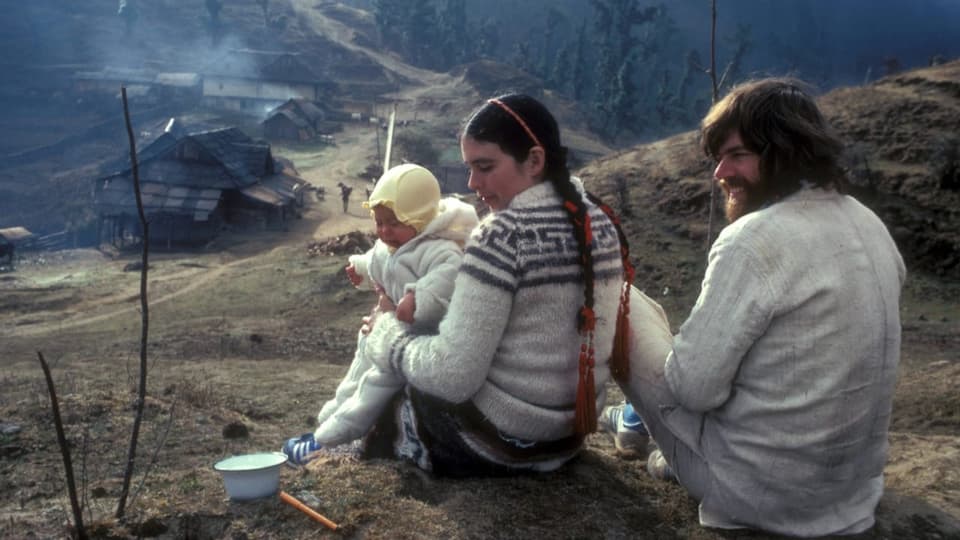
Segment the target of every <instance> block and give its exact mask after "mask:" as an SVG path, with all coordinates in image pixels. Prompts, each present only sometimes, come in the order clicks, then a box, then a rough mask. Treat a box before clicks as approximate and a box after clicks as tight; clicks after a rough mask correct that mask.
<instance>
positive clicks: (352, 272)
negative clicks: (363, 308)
mask: <svg viewBox="0 0 960 540" xmlns="http://www.w3.org/2000/svg"><path fill="white" fill-rule="evenodd" d="M346 271H347V278H349V279H350V283H352V284H353V286H354V287H358V286H360V284H361V283H363V276H361V275H360V274H358V273H357V267H356V266H354V265H353V264H348V265H347V268H346Z"/></svg>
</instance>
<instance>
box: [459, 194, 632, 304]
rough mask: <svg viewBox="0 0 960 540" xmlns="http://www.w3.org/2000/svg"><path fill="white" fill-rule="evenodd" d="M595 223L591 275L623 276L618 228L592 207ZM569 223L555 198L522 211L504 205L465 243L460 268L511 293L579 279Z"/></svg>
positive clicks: (597, 278)
mask: <svg viewBox="0 0 960 540" xmlns="http://www.w3.org/2000/svg"><path fill="white" fill-rule="evenodd" d="M590 219H591V221H592V224H593V243H592V253H593V264H594V276H595V279H596V280H598V281H600V280H605V279H612V278H617V277H619V276H621V275H622V273H623V267H622V266H621V259H620V252H619V245H620V244H619V239H618V237H617V231H616V228H615V227H614V226H613V224H612V223H611V222H610V221H609V220H608V219H607V217H606V216H605V215H604V214H603V211H602V210H600V209H599V208H597V207H596V206H592V205H591V206H590ZM571 229H572V225H571V224H570V220H569V218H568V217H567V215H566V214H565V213H564V212H559V213H558V212H557V203H556V202H555V201H551V200H542V201H540V204H538V205H536V206H529V207H525V208H523V209H521V210H519V211H518V210H511V209H506V210H502V211H500V212H498V213H497V214H495V215H494V218H493V219H490V220H488V221H485V222H484V223H482V224H481V226H480V228H479V230H478V231H477V233H476V234H475V240H476V241H475V242H471V243H470V244H468V247H467V250H466V254H465V257H464V261H463V264H462V266H461V267H460V271H461V272H464V273H466V274H469V275H470V276H472V277H473V278H474V279H476V280H478V281H480V282H482V283H484V284H486V285H490V286H494V287H497V288H500V289H503V290H505V291H508V292H510V293H516V292H517V290H518V289H520V288H525V287H537V286H542V285H558V284H566V283H583V271H582V269H581V268H580V252H579V250H578V248H577V241H576V239H575V238H574V237H573V235H572V234H571Z"/></svg>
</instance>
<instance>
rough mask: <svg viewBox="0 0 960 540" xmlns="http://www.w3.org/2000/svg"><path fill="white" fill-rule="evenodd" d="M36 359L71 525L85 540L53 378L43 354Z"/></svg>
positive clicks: (39, 354)
mask: <svg viewBox="0 0 960 540" xmlns="http://www.w3.org/2000/svg"><path fill="white" fill-rule="evenodd" d="M37 358H39V359H40V369H42V370H43V378H44V379H46V381H47V392H48V393H49V394H50V408H51V409H52V410H53V425H54V427H55V428H56V430H57V445H58V446H60V454H61V455H62V456H63V468H64V474H65V476H66V477H67V494H68V495H69V496H70V508H71V510H72V511H73V523H74V526H75V527H76V532H77V538H79V539H80V540H86V538H87V532H86V530H85V529H84V527H83V511H82V510H81V508H80V501H79V500H78V499H77V485H76V482H74V480H73V462H72V461H71V460H70V447H69V446H67V436H66V435H65V434H64V432H63V421H62V420H61V419H60V402H59V401H58V400H57V391H56V390H55V389H54V386H53V377H52V376H51V375H50V367H49V366H48V365H47V361H46V360H45V359H44V358H43V353H41V352H40V351H37Z"/></svg>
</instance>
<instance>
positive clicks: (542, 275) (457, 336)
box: [366, 180, 623, 441]
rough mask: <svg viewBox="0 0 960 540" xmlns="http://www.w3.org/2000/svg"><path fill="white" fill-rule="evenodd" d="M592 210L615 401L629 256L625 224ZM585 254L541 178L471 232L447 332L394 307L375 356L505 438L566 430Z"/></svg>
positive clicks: (601, 340) (375, 336) (600, 338)
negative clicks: (622, 245) (417, 326)
mask: <svg viewBox="0 0 960 540" xmlns="http://www.w3.org/2000/svg"><path fill="white" fill-rule="evenodd" d="M574 182H575V185H577V186H578V187H579V186H580V183H579V181H578V180H574ZM589 208H590V217H591V220H592V224H593V226H592V231H593V259H594V269H595V270H594V271H595V306H594V310H595V313H596V316H597V327H596V331H595V336H594V340H595V341H594V347H595V351H596V352H595V357H596V359H597V366H596V370H595V375H594V377H595V384H596V390H597V406H598V409H599V408H600V407H602V405H603V404H604V402H605V399H606V393H605V390H604V387H605V383H606V382H607V380H608V379H609V375H610V372H609V368H608V364H607V359H608V358H609V357H610V353H611V349H612V344H613V334H614V330H615V326H616V318H617V308H618V302H619V292H620V290H621V285H622V283H623V265H622V262H621V259H620V252H619V241H618V239H617V232H616V229H615V228H614V226H613V224H612V223H611V222H610V220H609V219H608V218H607V217H606V215H604V214H603V212H602V211H601V210H600V209H599V208H597V207H595V206H593V205H590V206H589ZM579 258H580V254H579V251H578V248H577V242H576V240H575V238H574V236H573V228H572V225H571V224H570V221H569V218H568V216H567V214H566V211H565V210H564V209H563V201H562V199H561V197H560V196H559V195H558V194H557V192H556V190H555V189H554V187H553V184H552V183H550V182H544V183H540V184H537V185H535V186H533V187H531V188H529V189H527V190H526V191H524V192H522V193H520V194H518V195H517V196H516V197H514V199H513V201H511V203H510V205H509V207H508V208H506V209H504V210H502V211H499V212H496V213H494V214H492V215H491V216H489V217H488V218H487V219H486V220H484V221H483V222H482V223H481V224H480V226H479V227H478V228H477V230H476V231H475V232H474V234H473V236H472V237H471V239H470V242H469V243H468V244H467V249H466V254H465V256H464V260H463V263H462V265H461V267H460V273H459V274H458V276H457V280H456V285H455V289H454V294H453V298H452V299H451V301H450V308H449V310H448V312H447V315H446V317H445V318H444V319H443V320H442V321H441V323H440V329H439V335H436V336H415V335H413V334H410V333H406V332H404V329H403V327H402V325H401V324H399V323H398V322H397V321H396V318H395V317H394V316H393V315H392V314H389V313H385V314H383V315H382V316H381V317H380V318H379V319H378V320H377V322H376V325H375V327H374V330H373V332H372V333H371V334H370V336H369V339H368V341H367V346H366V351H367V354H369V355H370V357H371V360H372V361H373V362H374V363H376V364H377V365H379V366H380V367H381V368H383V369H393V370H395V371H396V372H398V373H400V374H401V375H402V376H403V377H404V378H405V379H406V381H407V383H409V384H411V385H412V386H413V387H415V388H417V389H419V390H421V391H423V392H426V393H428V394H431V395H434V396H436V397H439V398H441V399H444V400H447V401H450V402H453V403H462V402H465V401H468V400H470V401H472V402H473V404H474V405H475V406H476V407H477V408H478V409H479V410H480V411H481V412H482V413H483V414H484V415H485V416H486V417H487V418H488V419H489V420H490V421H491V422H492V423H493V424H494V425H495V426H496V427H497V428H498V429H499V430H500V431H501V432H502V433H503V434H505V435H509V436H512V437H515V438H518V439H522V440H528V441H551V440H557V439H561V438H564V437H568V436H570V435H571V434H572V433H573V416H574V403H575V399H576V388H577V378H578V354H579V349H580V345H581V343H582V338H581V336H580V334H579V333H578V331H577V313H578V311H579V309H580V307H581V306H582V305H583V302H584V285H583V273H582V271H581V268H580V264H579Z"/></svg>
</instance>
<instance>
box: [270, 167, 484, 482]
mask: <svg viewBox="0 0 960 540" xmlns="http://www.w3.org/2000/svg"><path fill="white" fill-rule="evenodd" d="M363 207H364V208H369V209H370V210H371V214H372V215H373V218H374V222H375V224H376V231H377V241H376V243H375V244H374V246H373V248H371V249H370V250H369V251H367V252H366V253H364V254H362V255H353V256H351V257H350V259H349V264H348V265H347V267H346V273H347V276H348V278H349V279H350V282H351V283H352V284H353V285H354V286H362V285H365V284H366V285H368V286H369V287H370V288H373V289H378V290H381V289H382V290H383V291H384V293H385V294H386V295H387V296H389V297H390V298H391V299H392V300H394V301H395V302H396V304H397V308H396V316H397V319H398V320H400V321H403V322H405V323H407V324H409V325H410V326H411V329H412V330H414V331H415V332H418V333H426V332H435V331H436V329H437V326H438V325H439V323H440V319H442V318H443V315H444V313H446V309H447V305H448V303H449V302H450V297H451V295H452V294H453V282H454V278H456V275H457V271H458V270H459V267H460V261H461V260H462V258H463V245H464V243H465V242H466V240H467V238H468V237H469V235H470V232H471V231H472V230H473V228H474V227H475V226H476V225H477V223H478V218H477V213H476V210H474V208H473V207H472V206H470V205H468V204H466V203H463V202H461V201H459V200H457V199H454V198H443V199H441V198H440V185H439V183H438V182H437V179H436V178H435V177H434V176H433V174H431V173H430V171H428V170H427V169H425V168H423V167H421V166H419V165H414V164H412V163H408V164H404V165H398V166H396V167H393V168H392V169H390V170H388V171H387V172H386V173H384V175H383V176H382V177H381V178H380V180H378V181H377V185H376V187H374V189H373V192H372V193H371V194H370V197H369V198H368V200H367V201H366V202H365V203H363ZM365 337H366V336H365V334H364V333H363V331H362V330H361V332H360V333H359V335H358V337H357V350H356V353H355V354H354V357H353V362H352V363H351V365H350V369H349V371H348V372H347V374H346V376H345V377H344V378H343V380H342V381H341V382H340V385H339V386H338V387H337V391H336V394H335V395H334V397H333V399H330V400H329V401H327V402H326V404H324V406H323V408H322V409H321V410H320V413H319V414H318V415H317V421H318V423H319V426H318V427H317V429H316V431H314V432H313V433H308V434H306V435H303V436H301V437H295V438H292V439H290V440H288V441H287V443H286V444H285V445H284V447H283V452H284V453H285V454H286V455H287V458H288V460H289V461H290V462H292V463H294V464H303V463H306V462H307V461H309V460H310V458H311V455H310V454H311V453H312V452H314V451H316V450H318V449H320V448H321V447H323V446H336V445H338V444H343V443H347V442H350V441H352V440H355V439H358V438H360V437H362V436H363V435H364V434H366V432H367V431H369V430H370V428H371V427H372V426H373V423H374V422H375V421H376V419H377V417H378V416H379V415H380V413H381V412H382V411H383V410H384V408H385V407H386V406H387V405H388V404H389V402H390V400H391V399H392V398H393V396H394V395H395V394H396V393H397V391H399V390H400V389H402V388H403V381H402V380H401V379H399V378H396V377H395V376H394V375H393V374H391V373H387V372H384V371H382V370H380V369H379V368H377V367H376V366H374V365H373V364H372V363H371V362H370V361H369V360H367V359H366V358H365V357H364V355H363V347H364V341H365Z"/></svg>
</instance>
